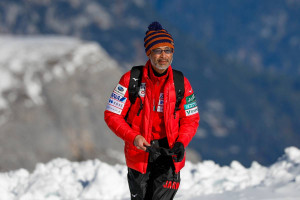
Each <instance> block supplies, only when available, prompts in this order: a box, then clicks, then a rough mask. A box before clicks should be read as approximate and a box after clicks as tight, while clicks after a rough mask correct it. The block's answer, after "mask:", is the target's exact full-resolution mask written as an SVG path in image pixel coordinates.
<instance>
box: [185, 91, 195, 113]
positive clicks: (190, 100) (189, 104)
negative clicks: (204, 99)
mask: <svg viewBox="0 0 300 200" xmlns="http://www.w3.org/2000/svg"><path fill="white" fill-rule="evenodd" d="M184 110H185V115H186V116H190V115H193V114H196V113H198V107H197V103H196V97H195V94H191V95H190V96H187V97H186V104H185V105H184Z"/></svg>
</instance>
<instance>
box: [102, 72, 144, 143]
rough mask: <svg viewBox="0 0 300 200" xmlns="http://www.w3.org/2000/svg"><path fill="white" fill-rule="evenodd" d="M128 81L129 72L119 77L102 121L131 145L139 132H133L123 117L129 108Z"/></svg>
mask: <svg viewBox="0 0 300 200" xmlns="http://www.w3.org/2000/svg"><path fill="white" fill-rule="evenodd" d="M129 81H130V71H129V72H127V73H125V74H124V75H123V76H122V77H121V79H120V81H119V83H118V84H117V86H116V87H115V89H114V91H113V92H112V94H111V96H110V98H109V100H108V103H107V106H106V110H105V111H104V120H105V122H106V124H107V126H108V127H109V128H110V129H111V130H112V131H113V132H114V133H115V134H116V135H117V136H118V137H120V138H121V139H123V140H124V141H127V142H129V143H131V144H133V141H134V138H135V137H136V136H137V135H139V132H137V131H135V130H133V129H132V128H131V127H130V126H129V125H128V123H127V122H126V121H125V116H126V114H127V112H128V109H129V108H130V106H131V103H130V100H129V93H128V86H129Z"/></svg>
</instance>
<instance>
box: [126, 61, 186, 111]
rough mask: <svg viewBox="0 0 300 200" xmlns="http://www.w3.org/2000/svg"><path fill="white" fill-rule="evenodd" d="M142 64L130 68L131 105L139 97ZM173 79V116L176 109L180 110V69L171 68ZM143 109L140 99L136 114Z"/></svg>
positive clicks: (182, 93) (182, 77)
mask: <svg viewBox="0 0 300 200" xmlns="http://www.w3.org/2000/svg"><path fill="white" fill-rule="evenodd" d="M143 67H144V66H143V65H140V66H134V67H132V68H131V73H130V81H129V86H128V93H129V100H130V103H131V105H133V104H134V103H135V100H136V98H138V97H139V98H141V97H140V96H139V94H138V93H139V90H140V85H141V81H142V74H143ZM173 80H174V85H175V92H176V104H175V109H174V117H176V114H175V113H176V111H178V110H180V108H179V105H180V103H181V100H182V99H183V96H184V76H183V74H182V72H181V71H178V70H175V69H173ZM142 109H143V102H142V100H141V101H140V108H139V110H138V112H137V116H139V114H140V112H141V110H142Z"/></svg>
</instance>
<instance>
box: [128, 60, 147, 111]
mask: <svg viewBox="0 0 300 200" xmlns="http://www.w3.org/2000/svg"><path fill="white" fill-rule="evenodd" d="M143 67H144V66H143V65H140V66H134V67H132V68H131V71H130V81H129V86H128V93H129V100H130V103H131V105H133V104H134V103H135V100H136V98H137V97H139V98H141V97H140V96H139V90H140V85H141V82H142V75H143ZM142 109H143V102H142V99H141V101H140V108H139V111H138V113H137V115H138V116H139V114H140V112H141V110H142Z"/></svg>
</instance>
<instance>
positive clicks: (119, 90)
mask: <svg viewBox="0 0 300 200" xmlns="http://www.w3.org/2000/svg"><path fill="white" fill-rule="evenodd" d="M126 91H127V88H126V87H124V86H123V85H121V84H118V85H117V87H115V89H114V92H115V93H118V94H119V95H122V96H125V93H126Z"/></svg>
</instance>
